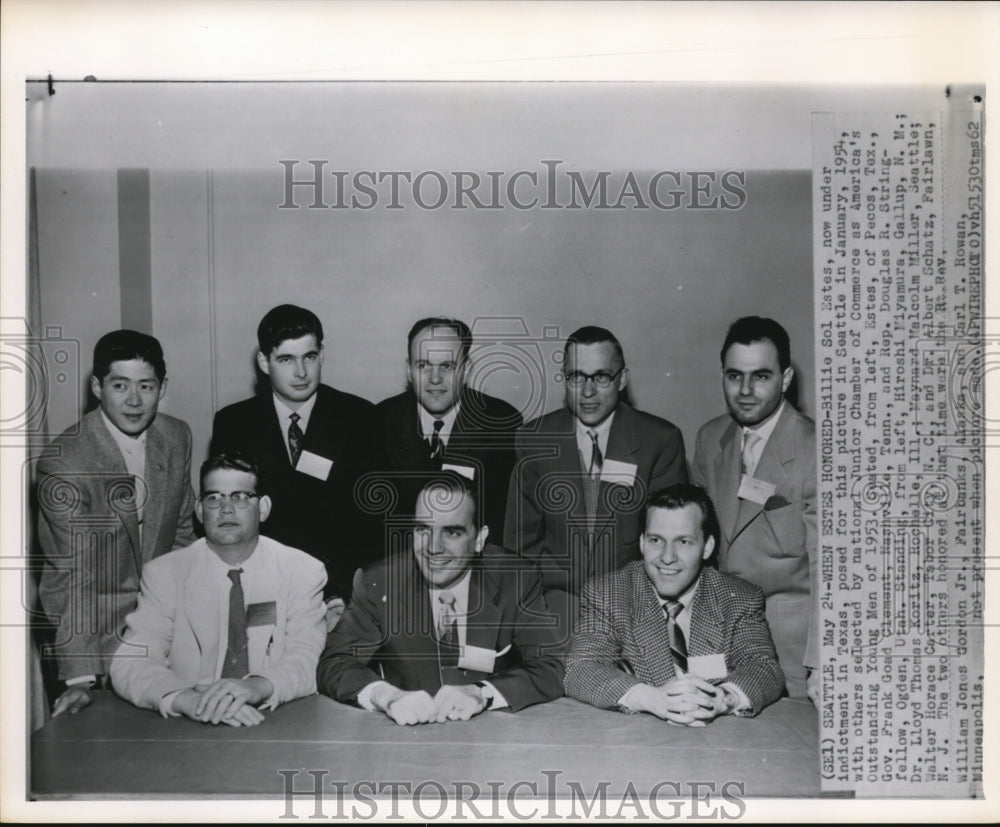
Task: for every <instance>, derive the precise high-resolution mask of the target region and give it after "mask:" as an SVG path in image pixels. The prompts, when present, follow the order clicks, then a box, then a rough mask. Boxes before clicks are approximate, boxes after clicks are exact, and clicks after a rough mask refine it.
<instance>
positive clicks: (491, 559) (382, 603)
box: [317, 471, 563, 724]
mask: <svg viewBox="0 0 1000 827" xmlns="http://www.w3.org/2000/svg"><path fill="white" fill-rule="evenodd" d="M477 490H478V488H477V486H476V485H475V484H474V483H473V482H472V481H470V480H468V479H466V478H465V477H463V476H461V475H460V474H458V473H456V472H454V471H446V472H443V473H441V474H440V475H438V476H436V477H435V478H434V479H433V480H431V481H430V482H428V483H427V484H426V485H425V486H424V488H423V489H422V490H421V492H420V494H419V496H418V498H417V504H416V509H415V518H414V519H415V527H414V529H413V551H412V553H410V552H408V551H406V552H402V553H400V554H397V555H394V556H391V557H389V558H388V559H387V560H386V561H384V562H382V563H379V564H377V565H375V566H373V567H372V568H370V569H368V570H367V571H365V572H359V573H358V575H357V576H356V577H355V579H354V593H353V595H352V597H351V602H350V604H349V605H348V607H347V610H346V611H345V612H344V616H343V617H342V618H341V619H340V623H339V624H338V625H337V627H336V628H335V629H334V630H333V631H332V632H331V633H330V634H329V636H328V637H327V642H326V649H325V650H324V651H323V655H322V657H321V658H320V663H319V671H318V680H317V682H318V685H319V690H320V692H322V693H323V694H325V695H329V696H330V697H331V698H334V699H335V700H338V701H341V702H343V703H357V704H358V705H359V706H361V707H363V708H365V709H369V710H377V711H379V712H384V713H385V714H386V715H388V716H389V717H390V718H391V719H392V720H394V721H395V722H396V723H398V724H422V723H432V722H443V721H449V720H463V721H464V720H468V719H469V718H471V717H472V716H473V715H477V714H479V713H480V712H483V711H484V710H487V709H490V710H493V709H510V710H511V711H517V710H519V709H522V708H523V707H526V706H530V705H531V704H536V703H540V702H542V701H548V700H552V699H553V698H557V697H559V696H560V695H561V694H562V672H563V667H562V663H561V662H560V659H559V658H558V656H556V655H554V654H552V653H553V652H554V651H555V647H556V644H557V640H556V636H555V625H554V624H555V619H554V618H553V617H552V616H551V615H549V613H548V607H547V605H546V603H545V598H544V597H543V596H542V579H541V575H540V574H539V573H538V571H537V569H536V568H535V567H534V565H533V564H532V563H529V562H527V561H525V560H522V559H520V558H517V557H515V556H514V555H512V554H509V553H508V552H506V551H504V550H503V549H501V548H498V547H496V546H487V545H486V536H487V534H489V529H488V528H487V527H486V526H485V525H483V524H482V516H481V515H480V512H479V503H478V501H477Z"/></svg>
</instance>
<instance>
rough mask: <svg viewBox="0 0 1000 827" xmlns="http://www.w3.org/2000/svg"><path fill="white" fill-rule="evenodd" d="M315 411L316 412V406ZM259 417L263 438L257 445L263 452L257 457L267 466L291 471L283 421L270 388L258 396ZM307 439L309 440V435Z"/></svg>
mask: <svg viewBox="0 0 1000 827" xmlns="http://www.w3.org/2000/svg"><path fill="white" fill-rule="evenodd" d="M318 405H319V402H318V401H317V406H318ZM313 413H314V414H315V413H316V411H315V408H314V409H313ZM257 417H258V419H257V421H258V425H259V427H260V429H261V439H259V440H257V446H255V447H256V448H257V450H259V451H260V452H261V454H262V456H259V457H258V458H257V459H258V460H259V461H260V462H262V463H264V466H265V467H268V468H275V469H284V470H287V471H291V469H292V463H291V461H290V460H289V458H288V446H287V445H286V444H285V438H284V437H283V436H282V434H281V423H280V422H278V412H277V411H276V410H275V408H274V396H273V393H272V392H271V391H270V390H269V391H268V392H267V394H266V395H264V394H262V395H261V396H259V397H258V402H257ZM310 422H311V420H310ZM306 439H307V440H308V435H307V437H306Z"/></svg>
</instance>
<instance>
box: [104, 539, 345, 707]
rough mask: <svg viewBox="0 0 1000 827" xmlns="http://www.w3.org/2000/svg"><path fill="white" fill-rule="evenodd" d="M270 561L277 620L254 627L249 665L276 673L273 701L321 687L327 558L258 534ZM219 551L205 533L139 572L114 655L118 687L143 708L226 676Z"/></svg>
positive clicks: (225, 595)
mask: <svg viewBox="0 0 1000 827" xmlns="http://www.w3.org/2000/svg"><path fill="white" fill-rule="evenodd" d="M258 555H260V557H259V558H258V559H257V560H255V562H256V563H258V564H260V565H262V566H263V567H264V571H265V572H266V574H267V576H266V582H267V583H268V585H269V586H271V587H272V588H271V590H270V593H269V594H266V595H264V597H265V599H266V600H267V599H269V600H273V601H274V604H275V607H274V616H273V618H270V619H272V620H273V622H272V623H263V624H260V625H250V627H249V628H248V630H247V650H248V661H249V665H250V673H251V674H254V675H260V676H261V677H265V678H267V679H268V680H269V681H271V684H272V685H273V686H274V694H273V695H272V696H271V697H270V698H269V699H268V702H267V704H266V706H267V707H268V708H270V709H273V708H274V707H276V706H277V705H278V704H281V703H284V702H285V701H290V700H292V699H294V698H298V697H301V696H302V695H310V694H312V693H314V692H315V691H316V661H317V659H318V658H319V653H320V652H321V651H322V649H323V641H324V639H325V637H326V620H325V607H324V605H323V584H324V583H325V582H326V572H325V571H324V570H323V564H322V563H320V562H319V560H316V559H314V558H312V557H310V556H309V555H308V554H305V553H304V552H301V551H299V550H298V549H294V548H289V547H288V546H283V545H282V544H281V543H278V542H275V541H274V540H271V539H270V538H268V537H260V538H259V540H258V543H257V548H256V549H255V550H254V552H253V556H254V557H255V558H257V556H258ZM214 556H215V552H214V551H212V550H211V549H210V548H209V547H208V543H207V542H206V541H205V540H204V539H202V540H198V541H197V542H195V543H193V544H192V545H190V546H188V547H187V548H183V549H179V550H178V551H173V552H171V553H170V554H165V555H164V556H163V557H160V558H157V559H156V560H154V561H153V562H152V563H150V564H149V565H148V566H146V568H145V569H144V570H143V572H142V589H141V592H140V594H139V605H138V608H137V609H136V610H135V611H134V612H132V613H131V614H130V615H129V616H128V618H127V624H128V628H127V630H126V632H125V640H124V642H123V643H122V645H121V647H120V648H119V649H118V652H117V654H116V656H115V658H114V660H113V661H112V663H111V682H112V684H113V686H114V688H115V691H116V692H117V693H118V694H119V695H121V696H122V697H123V698H125V699H126V700H128V701H131V702H132V703H133V704H135V705H136V706H140V707H145V708H149V709H160V710H161V712H162V711H164V710H163V705H162V699H163V696H164V695H166V694H169V693H171V692H174V691H176V690H178V689H186V688H189V687H192V686H195V685H198V684H211V683H214V682H215V681H217V680H218V679H219V677H220V676H221V674H222V666H223V661H224V660H225V657H226V649H227V646H228V638H229V626H228V623H229V582H228V580H227V581H226V582H225V583H222V584H220V582H219V575H218V564H217V561H216V560H213V559H212V558H213V557H214Z"/></svg>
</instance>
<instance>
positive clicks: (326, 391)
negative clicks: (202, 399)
mask: <svg viewBox="0 0 1000 827" xmlns="http://www.w3.org/2000/svg"><path fill="white" fill-rule="evenodd" d="M257 346H258V351H257V366H258V367H259V368H260V370H261V372H262V373H263V374H264V375H265V376H267V378H268V381H269V385H270V387H269V391H270V392H268V393H264V394H258V395H257V396H255V397H253V398H252V399H245V400H244V401H242V402H237V403H236V404H234V405H229V406H228V407H225V408H223V409H222V410H220V411H219V412H218V413H217V414H216V416H215V423H214V426H213V428H212V443H211V449H210V452H211V454H213V455H215V454H222V453H230V452H232V451H242V452H244V453H247V454H250V455H251V456H254V457H256V459H257V461H258V462H259V463H260V466H261V470H262V472H263V474H264V476H265V477H266V478H267V479H268V480H269V485H270V489H271V516H270V519H269V520H268V523H267V526H266V530H267V534H268V536H270V537H273V538H274V539H275V540H277V541H278V542H280V543H284V544H285V545H288V546H292V547H293V548H298V549H301V550H303V551H305V552H306V553H307V554H310V555H312V556H313V557H316V558H317V559H318V560H320V561H322V562H323V563H324V565H325V566H326V570H327V575H328V577H329V579H328V581H327V585H326V591H325V594H326V597H327V598H328V605H330V606H331V608H333V609H334V611H335V610H336V606H337V605H338V604H337V603H336V600H335V599H336V598H338V597H343V596H346V595H347V593H348V590H349V588H350V583H351V578H352V576H353V574H354V571H355V569H356V568H357V567H358V566H360V565H362V564H363V563H364V562H365V560H366V559H369V558H372V557H375V556H377V555H378V553H380V549H379V548H378V546H377V543H378V541H379V537H378V533H377V531H376V525H375V521H374V519H373V518H372V517H371V515H370V514H366V513H365V512H364V510H363V509H362V508H361V507H360V506H359V504H358V502H357V500H356V498H355V485H356V484H357V482H358V480H359V478H360V477H361V476H362V475H363V474H365V473H366V472H367V471H370V470H372V469H374V468H376V467H378V466H379V464H380V461H379V448H378V443H377V440H376V436H375V433H376V432H375V428H374V417H373V416H372V414H373V411H374V409H373V406H372V404H371V403H370V402H368V401H366V400H364V399H361V398H360V397H358V396H353V395H352V394H349V393H344V392H342V391H338V390H335V389H334V388H331V387H329V386H327V385H323V384H321V383H320V380H321V370H322V366H323V326H322V324H321V323H320V320H319V319H318V318H317V317H316V315H315V314H314V313H312V312H311V311H309V310H306V309H304V308H301V307H296V306H294V305H290V304H283V305H279V306H278V307H275V308H273V309H271V310H270V311H268V313H267V314H266V315H265V316H264V318H263V319H261V322H260V325H259V326H258V328H257ZM340 605H342V604H340Z"/></svg>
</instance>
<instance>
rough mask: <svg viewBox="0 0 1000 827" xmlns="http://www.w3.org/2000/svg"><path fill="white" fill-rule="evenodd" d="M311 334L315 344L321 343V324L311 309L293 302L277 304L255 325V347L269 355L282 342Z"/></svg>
mask: <svg viewBox="0 0 1000 827" xmlns="http://www.w3.org/2000/svg"><path fill="white" fill-rule="evenodd" d="M310 333H311V334H312V335H313V336H315V337H316V344H317V345H322V344H323V324H322V323H321V322H320V320H319V317H318V316H317V315H316V314H315V313H313V312H312V311H311V310H306V309H305V308H304V307H297V306H296V305H294V304H279V305H278V306H277V307H272V308H271V309H270V310H268V311H267V313H265V314H264V318H263V319H261V320H260V324H259V325H257V347H258V348H259V349H260V352H261V353H263V354H264V355H265V356H270V355H271V351H272V350H274V349H275V348H276V347H277V346H278V345H280V344H281V343H282V342H287V341H288V340H289V339H301V338H302V337H303V336H308V335H309V334H310Z"/></svg>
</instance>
